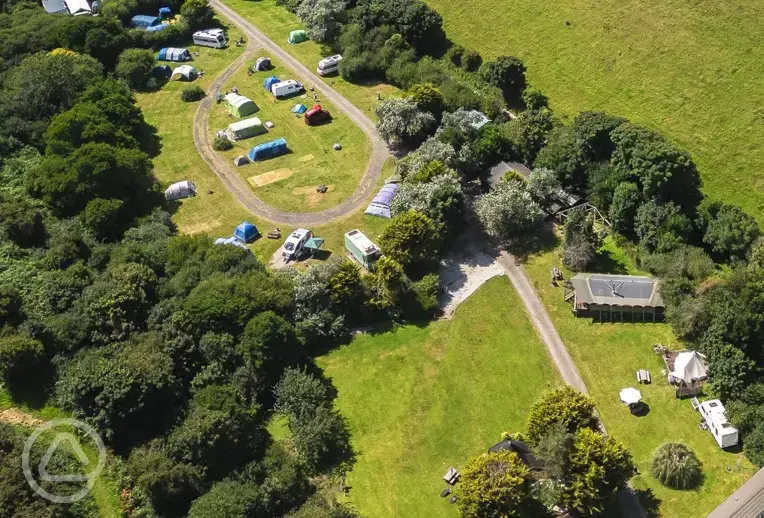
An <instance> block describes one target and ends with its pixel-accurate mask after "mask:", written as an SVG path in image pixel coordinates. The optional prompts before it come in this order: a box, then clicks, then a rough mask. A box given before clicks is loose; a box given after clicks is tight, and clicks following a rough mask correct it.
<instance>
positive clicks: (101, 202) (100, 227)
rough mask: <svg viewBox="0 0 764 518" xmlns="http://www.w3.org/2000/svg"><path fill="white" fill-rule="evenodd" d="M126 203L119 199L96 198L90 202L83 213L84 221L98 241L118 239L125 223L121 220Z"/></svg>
mask: <svg viewBox="0 0 764 518" xmlns="http://www.w3.org/2000/svg"><path fill="white" fill-rule="evenodd" d="M122 205H124V202H123V201H122V200H117V199H103V198H96V199H94V200H91V201H89V202H88V204H87V205H86V206H85V212H84V213H83V221H84V223H85V226H87V227H88V228H89V229H90V230H91V231H92V232H93V235H94V236H95V237H96V238H98V239H107V240H113V239H115V238H117V237H118V236H119V234H120V231H121V230H122V228H123V226H124V224H125V221H124V220H122V219H120V211H121V209H122Z"/></svg>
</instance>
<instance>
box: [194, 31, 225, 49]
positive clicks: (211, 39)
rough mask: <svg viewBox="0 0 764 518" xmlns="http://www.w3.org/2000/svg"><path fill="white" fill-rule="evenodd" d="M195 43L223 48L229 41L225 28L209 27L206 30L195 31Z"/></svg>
mask: <svg viewBox="0 0 764 518" xmlns="http://www.w3.org/2000/svg"><path fill="white" fill-rule="evenodd" d="M194 43H195V44H196V45H201V46H202V47H212V48H213V49H222V48H223V47H225V46H226V44H227V43H228V42H227V41H226V39H225V32H223V29H207V30H205V31H196V32H195V33H194Z"/></svg>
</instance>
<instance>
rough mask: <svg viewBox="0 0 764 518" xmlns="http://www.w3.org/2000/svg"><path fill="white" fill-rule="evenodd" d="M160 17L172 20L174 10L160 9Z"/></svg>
mask: <svg viewBox="0 0 764 518" xmlns="http://www.w3.org/2000/svg"><path fill="white" fill-rule="evenodd" d="M159 17H160V18H161V19H163V20H169V19H170V18H172V9H170V8H169V7H160V8H159Z"/></svg>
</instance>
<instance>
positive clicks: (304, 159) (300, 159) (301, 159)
mask: <svg viewBox="0 0 764 518" xmlns="http://www.w3.org/2000/svg"><path fill="white" fill-rule="evenodd" d="M314 158H316V157H314V156H313V153H311V154H310V155H305V156H303V157H300V158H298V159H297V161H298V162H310V161H311V160H313V159H314Z"/></svg>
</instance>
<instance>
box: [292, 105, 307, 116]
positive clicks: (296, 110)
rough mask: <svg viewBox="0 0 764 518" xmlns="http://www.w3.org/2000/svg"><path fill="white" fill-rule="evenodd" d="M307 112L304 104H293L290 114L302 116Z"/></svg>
mask: <svg viewBox="0 0 764 518" xmlns="http://www.w3.org/2000/svg"><path fill="white" fill-rule="evenodd" d="M306 111H308V108H307V107H306V106H305V105H304V104H295V105H294V106H292V113H299V114H303V113H305V112H306Z"/></svg>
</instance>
